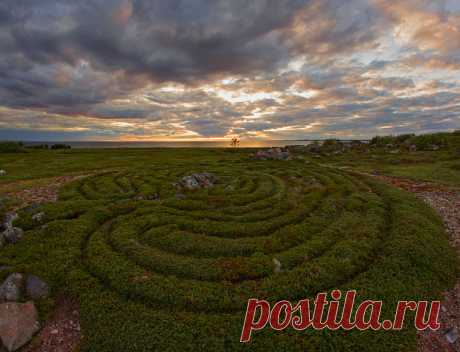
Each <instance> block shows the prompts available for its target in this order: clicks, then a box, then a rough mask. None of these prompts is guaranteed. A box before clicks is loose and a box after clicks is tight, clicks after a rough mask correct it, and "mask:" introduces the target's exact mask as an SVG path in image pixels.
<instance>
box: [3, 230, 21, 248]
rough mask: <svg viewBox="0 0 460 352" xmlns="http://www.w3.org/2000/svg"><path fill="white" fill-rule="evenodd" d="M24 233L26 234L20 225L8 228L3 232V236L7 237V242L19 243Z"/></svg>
mask: <svg viewBox="0 0 460 352" xmlns="http://www.w3.org/2000/svg"><path fill="white" fill-rule="evenodd" d="M23 235H24V231H22V229H20V228H19V227H11V228H7V229H6V230H5V231H4V232H3V238H4V239H5V241H6V242H7V243H11V244H14V243H18V242H19V240H20V239H21V238H22V236H23Z"/></svg>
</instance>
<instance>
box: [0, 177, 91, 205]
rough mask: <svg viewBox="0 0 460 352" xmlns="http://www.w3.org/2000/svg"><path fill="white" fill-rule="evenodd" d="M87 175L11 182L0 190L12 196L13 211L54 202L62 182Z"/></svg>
mask: <svg viewBox="0 0 460 352" xmlns="http://www.w3.org/2000/svg"><path fill="white" fill-rule="evenodd" d="M83 177H87V175H77V176H75V175H74V176H59V177H52V178H47V179H41V180H33V181H19V182H14V183H12V184H6V185H2V187H1V188H0V192H2V193H3V192H4V193H5V195H6V196H8V197H11V198H14V199H15V200H16V201H17V202H15V205H14V208H13V209H11V210H13V211H15V210H17V209H21V208H23V207H26V206H28V205H31V204H36V203H46V202H55V201H56V200H57V197H58V191H59V188H60V187H62V186H63V185H64V184H66V183H69V182H71V181H75V180H78V179H81V178H83Z"/></svg>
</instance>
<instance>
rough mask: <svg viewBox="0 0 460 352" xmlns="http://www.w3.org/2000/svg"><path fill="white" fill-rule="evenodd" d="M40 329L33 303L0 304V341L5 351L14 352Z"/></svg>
mask: <svg viewBox="0 0 460 352" xmlns="http://www.w3.org/2000/svg"><path fill="white" fill-rule="evenodd" d="M39 329H40V324H39V322H38V313H37V309H36V308H35V305H34V304H33V302H27V303H11V302H9V303H3V304H0V339H1V340H2V342H3V345H4V346H5V348H6V350H7V351H9V352H12V351H16V350H18V349H19V348H21V347H22V346H24V345H25V344H26V343H28V342H29V341H30V340H31V339H32V337H33V336H34V334H35V333H36V332H37V331H38V330H39Z"/></svg>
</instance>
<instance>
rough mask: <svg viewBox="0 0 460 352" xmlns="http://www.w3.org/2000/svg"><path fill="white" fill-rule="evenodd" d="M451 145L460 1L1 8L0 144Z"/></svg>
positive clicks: (6, 3)
mask: <svg viewBox="0 0 460 352" xmlns="http://www.w3.org/2000/svg"><path fill="white" fill-rule="evenodd" d="M455 129H460V1H459V0H437V1H432V0H431V1H425V0H402V1H393V0H347V1H343V0H321V1H319V0H163V1H160V0H85V1H75V0H40V1H36V0H1V1H0V139H9V140H46V141H54V140H66V141H74V140H90V141H91V140H110V141H149V140H207V139H209V140H222V139H229V138H231V137H233V136H239V137H240V138H241V139H253V138H256V139H317V138H369V137H372V136H374V135H388V134H401V133H431V132H436V131H451V130H455Z"/></svg>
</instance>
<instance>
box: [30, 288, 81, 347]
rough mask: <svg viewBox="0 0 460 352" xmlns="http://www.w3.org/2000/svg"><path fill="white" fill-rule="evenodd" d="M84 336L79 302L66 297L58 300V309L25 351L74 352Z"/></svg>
mask: <svg viewBox="0 0 460 352" xmlns="http://www.w3.org/2000/svg"><path fill="white" fill-rule="evenodd" d="M81 338H82V334H81V328H80V312H79V306H78V303H77V302H76V301H74V300H71V299H69V298H66V297H60V298H59V299H58V300H57V302H56V310H55V311H54V313H53V315H52V317H51V318H50V319H49V320H48V321H46V322H45V323H44V325H43V328H42V330H41V331H40V333H39V334H38V336H37V337H36V338H35V339H34V341H33V342H32V344H31V345H29V346H28V347H27V348H26V349H25V350H24V352H73V351H76V350H77V347H78V345H79V343H80V340H81Z"/></svg>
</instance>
